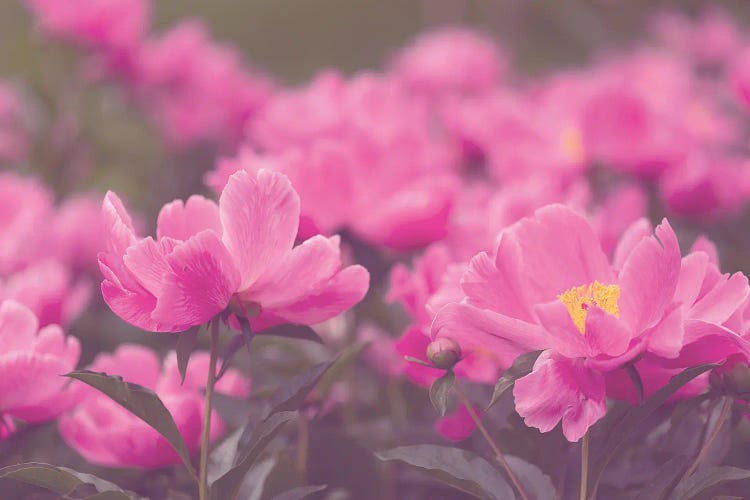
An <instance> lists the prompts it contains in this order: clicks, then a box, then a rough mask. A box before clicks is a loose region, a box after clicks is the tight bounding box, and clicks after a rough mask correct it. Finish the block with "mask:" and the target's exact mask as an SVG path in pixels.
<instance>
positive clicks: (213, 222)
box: [156, 195, 222, 241]
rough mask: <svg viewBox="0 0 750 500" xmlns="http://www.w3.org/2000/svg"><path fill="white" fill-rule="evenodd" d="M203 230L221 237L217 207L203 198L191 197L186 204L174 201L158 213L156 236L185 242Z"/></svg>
mask: <svg viewBox="0 0 750 500" xmlns="http://www.w3.org/2000/svg"><path fill="white" fill-rule="evenodd" d="M204 229H211V230H213V231H214V232H215V233H216V234H217V235H219V236H221V233H222V229H221V220H220V219H219V207H218V206H217V205H216V203H214V202H213V201H211V200H209V199H207V198H204V197H203V196H199V195H193V196H191V197H190V198H188V200H187V202H186V203H183V202H182V200H175V201H173V202H172V203H167V204H166V205H164V207H163V208H162V209H161V211H160V212H159V218H158V220H157V223H156V236H157V237H158V239H162V238H164V237H169V238H173V239H175V240H181V241H184V240H187V239H188V238H190V237H191V236H194V235H196V234H198V233H199V232H201V231H203V230H204Z"/></svg>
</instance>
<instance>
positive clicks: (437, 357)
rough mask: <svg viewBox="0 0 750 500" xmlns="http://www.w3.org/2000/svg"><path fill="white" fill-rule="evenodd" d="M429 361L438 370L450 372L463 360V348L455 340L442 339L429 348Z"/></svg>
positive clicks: (431, 344)
mask: <svg viewBox="0 0 750 500" xmlns="http://www.w3.org/2000/svg"><path fill="white" fill-rule="evenodd" d="M427 359H429V360H430V363H432V364H433V365H435V366H436V367H437V368H443V369H444V370H449V369H451V368H453V366H454V365H455V364H456V363H458V362H459V361H460V360H461V346H459V345H458V344H457V343H456V341H455V340H453V339H449V338H445V337H441V338H439V339H437V340H434V341H433V342H430V345H428V346H427Z"/></svg>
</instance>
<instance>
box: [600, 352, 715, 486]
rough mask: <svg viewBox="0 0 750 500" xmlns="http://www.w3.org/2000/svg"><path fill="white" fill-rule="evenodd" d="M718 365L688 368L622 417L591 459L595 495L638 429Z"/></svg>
mask: <svg viewBox="0 0 750 500" xmlns="http://www.w3.org/2000/svg"><path fill="white" fill-rule="evenodd" d="M718 366H721V365H720V364H715V363H713V364H705V365H699V366H693V367H691V368H686V369H685V370H683V371H681V372H680V373H678V374H677V375H675V376H673V377H672V378H671V379H670V381H669V383H667V385H665V386H664V387H662V388H661V389H659V390H658V391H656V393H654V394H653V395H652V396H651V397H650V398H648V399H647V400H646V401H644V403H643V404H641V405H640V406H634V407H632V408H630V409H629V410H628V411H627V412H625V414H624V415H623V417H622V418H621V419H620V420H619V421H618V422H617V423H616V424H615V425H613V426H612V428H611V429H610V430H609V432H608V434H607V438H606V439H605V441H604V442H603V443H602V444H601V446H600V448H599V449H600V451H599V453H598V454H597V455H594V459H593V460H592V467H591V472H590V475H591V484H592V485H593V487H592V492H593V493H595V492H596V488H597V486H598V484H599V480H600V479H601V475H602V472H604V469H605V467H606V466H607V464H609V462H610V461H611V460H612V458H614V456H615V455H616V454H617V452H618V451H619V449H620V447H621V446H622V445H623V444H624V443H625V440H626V439H627V438H628V437H629V436H630V435H631V433H632V432H634V431H636V430H637V429H639V428H640V427H641V426H642V424H643V422H644V421H645V420H646V419H648V418H649V417H650V416H651V415H652V414H653V413H654V412H655V411H656V410H657V409H658V408H659V407H661V406H662V405H663V404H664V403H665V402H666V401H667V400H668V399H669V398H670V397H671V396H672V395H673V394H674V393H675V392H677V391H678V390H680V388H681V387H683V386H684V385H685V384H687V383H688V382H690V381H691V380H693V379H694V378H695V377H697V376H699V375H701V374H703V373H706V372H707V371H709V370H712V369H714V368H716V367H718Z"/></svg>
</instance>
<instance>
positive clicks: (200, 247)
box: [99, 170, 369, 332]
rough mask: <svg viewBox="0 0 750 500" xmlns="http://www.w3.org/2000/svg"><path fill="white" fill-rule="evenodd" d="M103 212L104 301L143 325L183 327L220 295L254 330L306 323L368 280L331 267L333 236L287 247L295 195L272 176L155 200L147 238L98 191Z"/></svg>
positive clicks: (336, 263)
mask: <svg viewBox="0 0 750 500" xmlns="http://www.w3.org/2000/svg"><path fill="white" fill-rule="evenodd" d="M103 211H104V215H105V218H106V219H107V225H108V227H109V237H108V243H107V251H105V252H102V253H101V254H100V255H99V264H100V267H101V270H102V273H103V274H104V281H103V282H102V294H103V295H104V300H105V301H106V302H107V304H109V306H110V308H111V309H112V310H113V311H114V312H115V313H116V314H117V315H118V316H120V317H121V318H122V319H124V320H125V321H127V322H129V323H131V324H133V325H135V326H138V327H139V328H143V329H144V330H149V331H158V332H179V331H183V330H185V329H187V328H189V327H190V326H193V325H200V324H203V323H205V322H207V321H208V320H210V319H212V318H214V317H215V316H216V315H217V314H219V313H222V312H223V311H225V310H227V308H228V307H229V306H230V302H231V304H232V307H231V311H232V312H233V313H238V312H239V313H240V314H241V315H244V311H248V313H250V314H249V316H252V317H253V318H252V320H251V321H252V324H253V327H254V330H256V331H257V330H259V329H262V328H264V327H268V326H270V325H274V324H279V323H304V324H315V323H319V322H321V321H324V320H326V319H329V318H332V317H334V316H336V315H338V314H340V313H341V312H343V311H345V310H346V309H348V308H350V307H351V306H353V305H354V304H356V303H357V302H359V301H360V300H361V299H362V297H363V296H364V294H365V292H366V291H367V288H368V284H369V274H368V273H367V271H366V270H365V269H364V268H363V267H361V266H348V267H345V268H342V267H341V257H340V251H339V238H338V237H336V236H334V237H331V238H325V237H323V236H315V237H313V238H310V239H309V240H307V241H305V242H303V243H302V244H300V245H298V246H296V247H295V246H294V241H295V238H296V235H297V227H298V223H299V213H300V208H299V198H298V196H297V194H296V192H295V191H294V189H292V186H291V184H290V183H289V180H288V179H287V178H286V177H285V176H284V175H282V174H278V173H272V172H269V171H266V170H260V171H259V172H258V173H257V175H255V176H251V175H249V174H248V173H247V172H238V173H236V174H234V175H232V176H231V177H230V179H229V181H228V182H227V185H226V187H225V188H224V190H223V191H222V193H221V197H220V200H219V204H218V205H217V204H215V203H214V202H212V201H210V200H207V199H206V198H203V197H201V196H192V197H191V198H190V199H188V200H187V202H186V203H183V202H182V201H174V202H172V203H169V204H167V205H165V206H164V207H163V208H162V210H161V212H160V213H159V218H158V223H157V238H156V239H154V238H152V237H148V238H140V237H138V236H137V235H136V233H135V230H134V229H133V225H132V222H131V220H130V217H129V216H128V213H127V212H126V210H125V208H124V207H123V205H122V203H121V201H120V199H119V198H118V197H117V195H116V194H114V193H111V192H110V193H108V194H107V196H106V197H105V200H104V208H103ZM256 313H257V315H256Z"/></svg>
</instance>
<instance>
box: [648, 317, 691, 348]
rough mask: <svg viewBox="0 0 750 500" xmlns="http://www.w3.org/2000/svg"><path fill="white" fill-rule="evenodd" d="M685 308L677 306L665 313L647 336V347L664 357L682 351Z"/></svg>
mask: <svg viewBox="0 0 750 500" xmlns="http://www.w3.org/2000/svg"><path fill="white" fill-rule="evenodd" d="M684 322H685V318H684V309H683V307H681V306H677V307H675V308H673V309H672V311H671V312H668V313H667V314H665V315H664V317H663V318H662V320H661V321H660V322H659V323H658V324H657V325H656V326H655V327H654V328H653V329H652V330H651V331H649V332H648V333H647V334H646V336H647V347H646V349H647V350H648V351H649V352H651V353H653V354H656V355H657V356H662V357H664V358H674V357H677V355H678V354H679V353H680V349H682V344H683V340H684V336H685V328H684V326H685V323H684Z"/></svg>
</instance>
